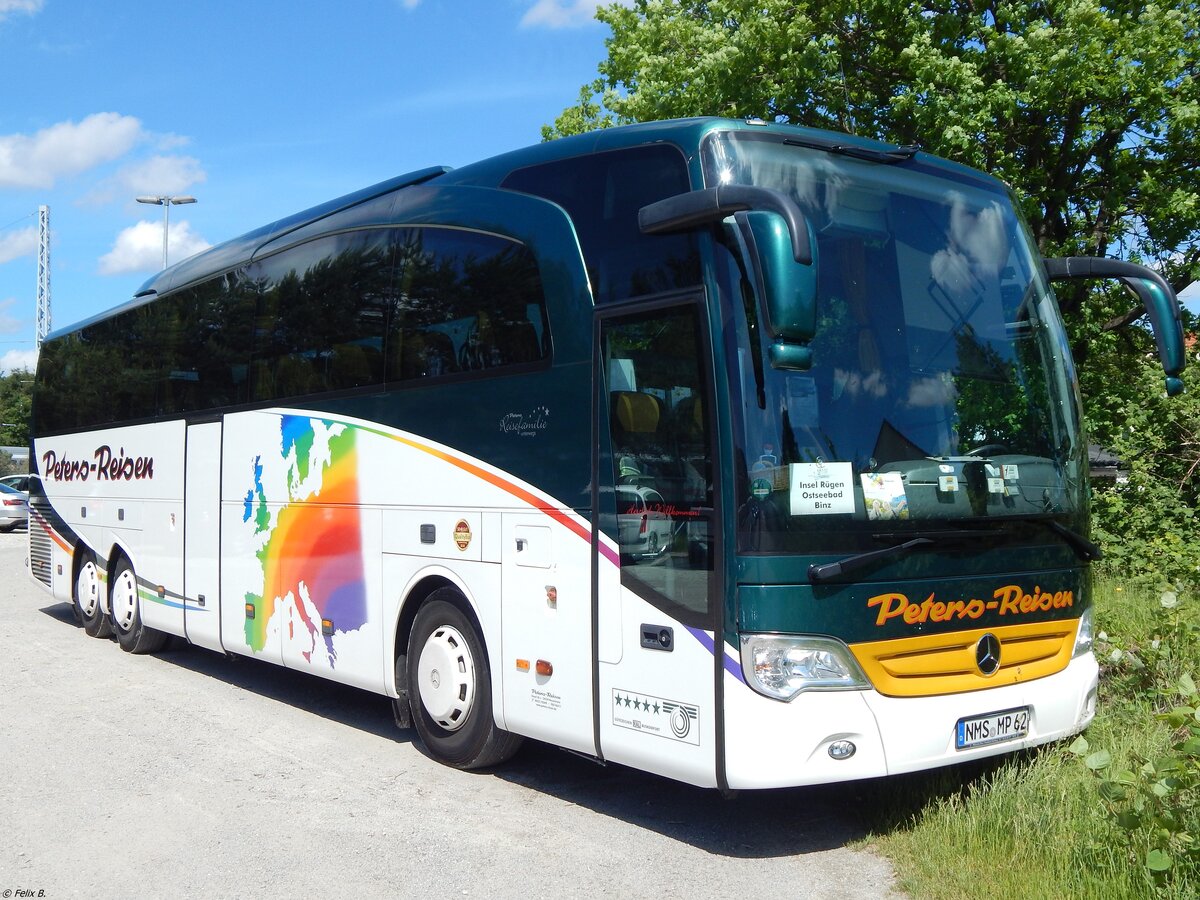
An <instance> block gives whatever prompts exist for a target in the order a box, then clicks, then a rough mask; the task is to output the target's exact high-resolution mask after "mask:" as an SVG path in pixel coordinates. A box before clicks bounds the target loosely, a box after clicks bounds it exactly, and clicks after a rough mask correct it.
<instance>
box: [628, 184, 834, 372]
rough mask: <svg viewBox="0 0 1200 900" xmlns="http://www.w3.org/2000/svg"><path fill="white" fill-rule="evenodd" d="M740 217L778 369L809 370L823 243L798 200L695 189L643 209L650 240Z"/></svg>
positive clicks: (642, 224) (740, 237) (736, 187)
mask: <svg viewBox="0 0 1200 900" xmlns="http://www.w3.org/2000/svg"><path fill="white" fill-rule="evenodd" d="M729 216H733V217H734V225H735V231H736V234H737V241H738V244H739V246H740V247H741V251H742V258H743V260H744V261H745V264H746V270H747V273H748V274H749V276H750V278H752V279H753V280H754V290H755V292H756V294H757V295H758V297H759V298H761V300H762V302H763V306H764V307H765V309H766V314H767V318H768V320H769V321H768V322H767V325H768V326H769V330H770V332H771V336H772V337H773V338H774V339H775V342H774V343H773V344H772V345H771V349H770V357H771V365H772V366H774V367H775V368H777V369H807V368H809V367H810V366H811V365H812V349H811V348H810V347H809V346H808V342H809V341H810V340H812V338H813V335H814V334H816V330H817V300H816V298H817V266H816V248H817V242H816V239H815V237H814V235H813V231H812V226H811V225H809V224H808V219H806V218H805V216H804V213H803V212H802V211H801V210H800V207H799V206H797V205H796V201H795V200H793V199H792V198H791V197H790V196H788V195H787V194H785V193H784V192H783V191H776V190H771V189H769V188H761V187H755V186H753V185H741V184H725V185H721V186H719V187H713V188H706V189H704V190H699V191H689V192H687V193H685V194H677V195H676V196H674V197H667V198H666V199H665V200H659V201H657V202H655V203H650V204H647V205H646V206H643V207H642V208H641V209H640V210H638V227H639V228H640V229H641V231H642V233H643V234H671V233H677V232H680V231H690V230H693V229H697V228H703V227H707V226H710V225H715V224H717V223H719V222H723V221H725V220H726V219H728V217H729Z"/></svg>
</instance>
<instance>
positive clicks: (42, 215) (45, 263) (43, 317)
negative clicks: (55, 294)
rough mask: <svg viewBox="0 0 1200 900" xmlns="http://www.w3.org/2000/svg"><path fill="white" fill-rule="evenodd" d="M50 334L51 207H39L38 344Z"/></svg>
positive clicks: (40, 344) (39, 345) (38, 345)
mask: <svg viewBox="0 0 1200 900" xmlns="http://www.w3.org/2000/svg"><path fill="white" fill-rule="evenodd" d="M49 333H50V207H48V206H39V207H38V274H37V330H36V335H35V336H36V339H37V341H36V343H37V347H38V349H41V346H42V340H43V339H44V338H45V337H46V335H48V334H49Z"/></svg>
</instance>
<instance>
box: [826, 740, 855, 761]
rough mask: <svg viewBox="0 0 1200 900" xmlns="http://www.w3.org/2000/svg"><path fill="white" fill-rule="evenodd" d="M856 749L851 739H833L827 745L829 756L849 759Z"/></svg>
mask: <svg viewBox="0 0 1200 900" xmlns="http://www.w3.org/2000/svg"><path fill="white" fill-rule="evenodd" d="M857 749H858V748H857V747H855V746H854V742H853V741H834V742H833V743H832V744H830V745H829V758H830V759H849V758H850V757H852V756H853V755H854V752H855V751H856V750H857Z"/></svg>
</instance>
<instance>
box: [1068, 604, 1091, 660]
mask: <svg viewBox="0 0 1200 900" xmlns="http://www.w3.org/2000/svg"><path fill="white" fill-rule="evenodd" d="M1092 640H1093V639H1092V607H1090V606H1089V607H1088V608H1087V609H1085V610H1084V611H1083V615H1082V616H1080V617H1079V630H1078V631H1077V632H1075V649H1074V651H1072V653H1071V658H1072V659H1074V658H1075V657H1077V656H1083V655H1084V654H1085V653H1091V652H1092Z"/></svg>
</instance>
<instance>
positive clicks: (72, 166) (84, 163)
mask: <svg viewBox="0 0 1200 900" xmlns="http://www.w3.org/2000/svg"><path fill="white" fill-rule="evenodd" d="M2 2H4V0H0V3H2ZM144 137H145V133H144V132H143V131H142V123H141V122H139V121H138V120H137V119H135V118H133V117H132V116H122V115H119V114H118V113H94V114H93V115H90V116H88V117H87V118H86V119H84V120H83V121H81V122H59V123H58V124H56V125H51V126H50V127H49V128H43V129H42V130H41V131H39V132H37V133H36V134H34V135H32V136H30V135H25V134H10V135H3V136H0V187H19V188H50V187H53V186H54V182H55V180H56V179H58V178H62V177H64V176H67V175H77V174H79V173H80V172H86V171H87V170H88V169H91V168H94V167H96V166H99V165H102V164H103V163H107V162H112V161H113V160H114V159H119V158H120V157H122V156H124V155H125V154H126V153H128V152H129V151H130V149H131V148H132V147H133V146H134V145H135V144H136V143H137V142H138V141H139V140H141V139H143V138H144Z"/></svg>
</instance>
